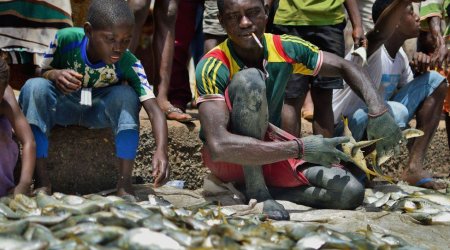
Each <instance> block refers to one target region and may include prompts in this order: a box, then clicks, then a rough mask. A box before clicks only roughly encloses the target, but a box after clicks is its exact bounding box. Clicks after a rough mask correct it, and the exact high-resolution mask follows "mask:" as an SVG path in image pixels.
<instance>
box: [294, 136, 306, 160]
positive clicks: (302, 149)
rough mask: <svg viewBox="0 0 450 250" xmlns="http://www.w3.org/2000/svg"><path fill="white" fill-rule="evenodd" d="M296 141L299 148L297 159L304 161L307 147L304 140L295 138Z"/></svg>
mask: <svg viewBox="0 0 450 250" xmlns="http://www.w3.org/2000/svg"><path fill="white" fill-rule="evenodd" d="M294 141H295V142H297V147H298V155H297V159H302V158H303V156H304V155H305V147H304V144H303V141H302V139H299V138H295V139H294Z"/></svg>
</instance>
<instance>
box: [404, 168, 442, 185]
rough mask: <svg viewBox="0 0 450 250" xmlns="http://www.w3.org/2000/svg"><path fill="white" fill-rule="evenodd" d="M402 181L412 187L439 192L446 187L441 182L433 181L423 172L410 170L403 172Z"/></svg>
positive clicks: (431, 177)
mask: <svg viewBox="0 0 450 250" xmlns="http://www.w3.org/2000/svg"><path fill="white" fill-rule="evenodd" d="M402 179H403V180H404V181H406V182H407V183H409V184H410V185H413V186H418V187H423V188H428V189H434V190H440V189H445V188H446V187H447V184H445V183H442V182H437V181H436V180H435V179H433V175H432V174H431V173H430V172H428V171H426V170H424V169H420V170H411V169H405V171H404V172H403V174H402Z"/></svg>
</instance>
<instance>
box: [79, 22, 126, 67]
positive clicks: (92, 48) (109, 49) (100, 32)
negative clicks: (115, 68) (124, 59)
mask: <svg viewBox="0 0 450 250" xmlns="http://www.w3.org/2000/svg"><path fill="white" fill-rule="evenodd" d="M84 28H85V32H86V35H87V36H88V38H89V45H88V49H87V54H88V56H89V59H90V60H92V62H93V63H95V62H98V61H103V62H104V63H106V64H113V63H116V62H118V61H119V60H120V57H121V56H122V54H123V53H124V52H125V51H126V49H127V48H128V46H129V45H130V41H131V38H132V34H133V28H134V27H133V25H130V24H119V25H115V26H113V27H110V28H102V29H93V28H92V26H91V25H90V24H88V23H87V24H85V27H84Z"/></svg>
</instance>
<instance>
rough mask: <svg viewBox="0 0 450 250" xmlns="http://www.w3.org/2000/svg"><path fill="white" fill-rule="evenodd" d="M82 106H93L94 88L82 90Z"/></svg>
mask: <svg viewBox="0 0 450 250" xmlns="http://www.w3.org/2000/svg"><path fill="white" fill-rule="evenodd" d="M80 104H81V105H85V106H89V107H90V106H92V88H82V89H81V98H80Z"/></svg>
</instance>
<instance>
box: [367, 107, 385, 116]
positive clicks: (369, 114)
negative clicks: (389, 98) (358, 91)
mask: <svg viewBox="0 0 450 250" xmlns="http://www.w3.org/2000/svg"><path fill="white" fill-rule="evenodd" d="M388 110H389V109H388V108H387V107H385V108H384V110H382V111H381V112H380V113H378V114H371V113H367V115H368V116H369V117H370V118H376V117H379V116H381V115H383V114H384V113H386V112H388Z"/></svg>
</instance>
